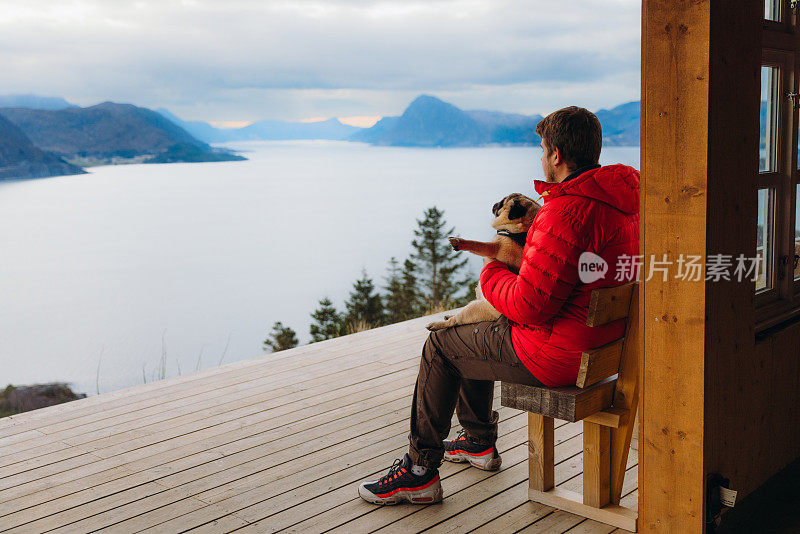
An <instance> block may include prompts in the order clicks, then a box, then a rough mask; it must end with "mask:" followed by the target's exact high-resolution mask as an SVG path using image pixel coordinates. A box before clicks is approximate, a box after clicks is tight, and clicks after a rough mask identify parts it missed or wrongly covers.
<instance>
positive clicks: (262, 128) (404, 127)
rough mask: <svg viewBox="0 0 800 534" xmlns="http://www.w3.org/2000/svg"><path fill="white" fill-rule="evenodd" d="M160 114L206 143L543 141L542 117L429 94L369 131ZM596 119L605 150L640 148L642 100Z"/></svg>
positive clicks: (336, 124) (333, 123) (334, 122)
mask: <svg viewBox="0 0 800 534" xmlns="http://www.w3.org/2000/svg"><path fill="white" fill-rule="evenodd" d="M158 111H159V113H161V114H162V115H164V116H165V117H166V118H168V119H169V120H171V121H172V122H174V123H175V124H178V125H179V126H181V127H182V128H183V129H185V130H186V131H188V132H189V133H191V134H192V135H194V136H195V137H197V138H198V139H202V140H203V141H206V142H208V143H218V142H231V141H251V140H288V139H333V140H346V141H356V142H363V143H369V144H372V145H381V146H407V147H477V146H487V145H535V144H538V143H539V142H540V141H541V139H539V136H537V135H536V125H537V124H538V123H539V121H540V120H542V116H541V115H521V114H517V113H502V112H499V111H485V110H462V109H460V108H458V107H456V106H454V105H452V104H450V103H447V102H444V101H443V100H440V99H439V98H436V97H434V96H430V95H421V96H419V97H417V98H416V99H415V100H414V101H413V102H411V104H409V106H408V107H407V108H406V109H405V111H404V112H403V114H402V115H400V116H389V117H383V118H382V119H380V120H379V121H378V122H377V123H376V124H375V125H374V126H372V127H370V128H357V127H355V126H349V125H346V124H342V123H341V122H340V121H339V119H337V118H332V119H328V120H326V121H319V122H288V121H275V120H263V121H258V122H254V123H253V124H251V125H249V126H245V127H243V128H215V127H214V126H212V125H210V124H208V123H207V122H201V121H184V120H182V119H180V118H179V117H177V116H176V115H174V114H173V113H171V112H169V111H168V110H166V109H163V108H162V109H159V110H158ZM597 117H598V119H599V120H600V123H601V125H602V127H603V143H604V144H605V145H606V146H614V145H632V146H636V145H638V144H639V102H629V103H627V104H622V105H620V106H617V107H615V108H612V109H609V110H606V109H601V110H600V111H598V112H597Z"/></svg>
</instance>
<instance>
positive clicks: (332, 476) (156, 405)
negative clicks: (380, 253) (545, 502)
mask: <svg viewBox="0 0 800 534" xmlns="http://www.w3.org/2000/svg"><path fill="white" fill-rule="evenodd" d="M430 320H431V317H425V318H421V319H415V320H411V321H406V322H404V323H399V324H398V325H391V326H388V327H383V328H379V329H374V330H370V331H367V332H362V333H359V334H355V335H352V336H345V337H342V338H337V339H333V340H328V341H325V342H321V343H318V344H313V345H307V346H303V347H299V348H297V349H292V350H289V351H283V352H281V353H277V354H272V355H264V356H260V357H258V358H254V359H252V360H243V361H237V362H234V363H231V364H228V365H225V366H222V367H218V368H213V369H206V370H203V371H200V372H197V373H192V374H190V375H181V376H178V377H173V378H170V379H166V380H162V381H159V382H154V383H150V384H142V385H139V386H134V387H132V388H127V389H126V390H120V391H116V392H112V393H107V394H103V395H98V396H93V397H89V398H87V399H81V400H79V401H74V402H70V403H66V404H63V405H59V406H55V407H50V408H44V409H41V410H35V411H33V412H28V413H25V414H19V416H13V417H11V418H3V419H0V447H2V448H3V450H4V452H5V451H9V453H8V454H5V455H3V456H2V457H0V532H3V533H6V532H7V533H9V534H11V533H27V532H40V531H48V532H53V533H57V532H84V531H101V532H114V533H116V532H123V533H124V532H152V533H158V532H177V531H185V530H189V531H190V532H196V533H202V532H208V533H215V534H216V533H222V532H233V531H235V532H240V533H243V534H246V533H250V532H253V533H263V532H278V531H283V532H323V531H329V530H330V531H332V532H348V533H350V532H353V533H358V532H374V531H379V532H387V533H388V532H422V531H428V532H434V533H438V532H442V533H461V532H470V531H475V532H497V531H516V530H520V529H523V532H566V531H569V532H575V533H578V532H579V533H582V534H600V533H607V532H611V531H612V530H613V529H611V528H610V527H607V526H606V525H603V524H600V523H596V522H593V521H590V520H586V519H584V518H582V517H579V516H575V515H572V514H568V513H566V512H562V511H557V510H554V509H552V508H549V507H546V506H542V505H538V504H536V503H531V502H528V501H527V497H526V492H527V476H528V472H527V441H526V440H527V432H526V424H527V418H526V417H525V415H524V414H523V413H522V412H519V411H517V410H512V409H510V408H506V407H499V406H498V412H500V414H501V421H500V424H499V429H498V431H499V439H498V448H499V449H500V451H501V454H502V456H503V466H502V469H501V470H500V471H497V472H491V473H487V472H484V471H480V470H477V469H473V468H470V467H469V466H468V464H452V463H445V464H444V465H443V466H442V468H441V470H440V475H441V477H442V484H443V487H444V489H445V497H446V498H445V501H444V502H443V503H442V504H437V505H432V506H414V505H400V506H395V507H376V506H374V505H371V504H368V503H366V502H364V501H362V500H361V499H360V498H358V496H357V488H358V484H359V483H360V482H361V481H363V480H368V479H373V478H377V477H378V476H380V475H382V474H384V473H385V471H386V470H387V469H388V467H389V465H391V462H392V460H393V459H394V458H397V457H400V456H402V454H403V453H404V452H405V451H406V450H407V448H408V416H409V412H410V403H411V395H412V393H413V384H414V380H415V378H416V371H417V367H418V365H419V353H420V349H421V345H422V342H423V341H424V339H425V338H426V336H427V331H425V330H424V325H425V324H427V322H429V321H430ZM496 395H498V396H499V384H498V385H497V387H496ZM495 402H496V404H497V405H499V398H496V400H495ZM456 429H457V421H456V419H455V418H454V419H453V427H452V429H451V430H452V432H455V430H456ZM581 431H582V430H581V424H580V423H571V424H566V423H561V422H560V425H559V426H558V428H557V429H556V443H557V445H556V461H557V462H558V463H557V465H556V481H557V483H559V484H563V485H564V487H569V488H570V489H578V490H579V489H580V487H581V486H580V484H581V477H580V476H579V475H580V472H581V469H582V465H581V464H582V462H581V457H582V442H581ZM635 461H636V455H635V451H632V454H631V458H630V459H629V465H633V466H635ZM637 474H638V473H637V470H636V468H635V467H634V468H632V469H629V471H628V476H627V477H626V481H625V493H624V494H625V497H624V498H623V504H627V505H629V506H630V504H631V503H634V506H635V501H636V499H637V495H638V493H637V490H636V484H637V480H636V475H637ZM614 532H623V531H614Z"/></svg>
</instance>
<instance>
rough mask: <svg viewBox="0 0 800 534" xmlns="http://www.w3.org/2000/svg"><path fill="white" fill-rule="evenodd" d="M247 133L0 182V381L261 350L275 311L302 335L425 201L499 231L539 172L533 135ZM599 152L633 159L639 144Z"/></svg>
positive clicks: (116, 374) (485, 232) (119, 383)
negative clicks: (227, 153)
mask: <svg viewBox="0 0 800 534" xmlns="http://www.w3.org/2000/svg"><path fill="white" fill-rule="evenodd" d="M236 148H240V149H242V150H245V151H247V156H248V157H249V158H250V159H249V161H245V162H225V163H201V164H171V165H127V166H109V167H96V168H93V169H91V174H88V175H83V176H66V177H58V178H50V179H43V180H28V181H17V182H0V303H2V304H1V305H0V325H1V326H0V387H2V386H4V385H5V384H8V383H13V384H28V383H33V382H44V381H54V380H59V381H67V382H71V383H72V384H73V386H74V388H75V389H76V390H77V391H82V392H86V393H88V394H94V393H96V392H97V390H98V389H99V391H100V392H101V393H103V392H107V391H112V390H115V389H120V388H123V387H128V386H132V385H136V384H141V383H142V382H143V381H144V380H145V379H146V380H147V381H151V380H152V379H153V373H154V371H155V370H156V368H157V367H158V362H159V360H160V359H161V355H162V351H165V352H166V355H167V370H166V375H167V376H174V375H176V374H178V373H179V372H181V373H186V372H191V371H194V370H195V369H197V368H198V367H199V368H200V369H204V368H206V367H213V366H216V365H218V364H219V363H220V359H222V363H229V362H231V361H235V360H241V359H247V358H252V357H255V356H259V355H261V354H262V351H261V342H262V341H263V340H264V338H265V337H266V335H267V334H268V332H269V329H270V326H271V325H272V323H273V322H275V321H282V322H283V323H284V324H287V325H289V326H291V327H292V328H294V329H295V330H296V331H297V332H298V335H299V337H300V339H301V342H306V341H308V339H309V336H308V325H309V321H310V319H309V313H310V312H311V311H313V310H314V308H315V307H316V305H317V301H318V300H319V299H320V298H322V297H323V296H329V297H330V298H331V299H333V300H334V302H335V303H336V304H337V306H339V307H341V305H342V303H343V301H344V299H345V298H346V297H347V294H348V292H349V290H350V288H351V284H352V282H353V281H354V280H355V279H356V278H358V277H359V276H360V273H361V270H362V269H366V270H367V272H368V274H369V275H370V276H371V277H372V278H373V279H374V280H375V281H376V282H377V283H378V284H379V285H382V284H383V277H384V276H385V274H386V265H387V262H388V260H389V258H390V257H391V256H396V257H397V258H398V259H400V260H402V259H403V258H405V257H406V256H407V255H408V253H409V252H410V245H409V243H410V241H411V239H412V237H413V233H412V232H413V229H414V227H415V225H416V222H415V219H416V218H419V217H421V215H422V211H423V210H424V209H425V208H427V207H430V206H433V205H436V206H438V207H439V208H442V209H444V210H445V214H446V217H447V220H448V222H449V223H450V224H451V225H453V226H455V227H456V233H458V234H459V235H462V236H468V237H470V238H481V239H483V238H485V239H488V238H490V237H491V236H492V234H493V232H492V230H491V229H490V228H489V226H488V223H489V221H490V220H491V214H490V211H489V209H490V207H491V205H492V204H493V203H494V202H496V201H497V200H499V199H500V198H501V197H502V196H504V195H506V194H508V193H511V192H515V191H516V192H521V193H525V194H528V195H529V196H534V194H533V192H532V180H533V179H534V178H539V177H540V176H541V167H540V163H539V157H540V152H539V150H538V149H536V148H532V147H525V148H478V149H448V150H435V149H433V150H431V149H413V148H395V147H370V146H366V145H361V144H355V143H337V142H316V141H314V142H285V143H283V142H271V143H252V144H237V145H236ZM602 161H603V163H606V164H607V163H617V162H621V163H627V164H630V165H634V166H636V167H637V168H638V165H639V149H638V147H618V148H607V149H606V150H604V151H603V158H602ZM471 265H472V268H473V270H474V271H475V272H477V271H478V270H479V268H480V262H479V260H477V259H473V260H472V263H471ZM98 365H99V380H97V376H98Z"/></svg>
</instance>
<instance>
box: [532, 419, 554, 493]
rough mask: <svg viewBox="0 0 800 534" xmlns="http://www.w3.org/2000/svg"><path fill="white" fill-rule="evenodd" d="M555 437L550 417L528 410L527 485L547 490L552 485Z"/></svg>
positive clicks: (539, 489)
mask: <svg viewBox="0 0 800 534" xmlns="http://www.w3.org/2000/svg"><path fill="white" fill-rule="evenodd" d="M554 454H555V437H554V421H553V418H552V417H545V416H543V415H539V414H536V413H530V412H528V470H529V473H528V474H529V478H528V481H529V487H530V489H534V490H538V491H547V490H549V489H552V488H553V486H554V480H555V478H554V468H555V467H554Z"/></svg>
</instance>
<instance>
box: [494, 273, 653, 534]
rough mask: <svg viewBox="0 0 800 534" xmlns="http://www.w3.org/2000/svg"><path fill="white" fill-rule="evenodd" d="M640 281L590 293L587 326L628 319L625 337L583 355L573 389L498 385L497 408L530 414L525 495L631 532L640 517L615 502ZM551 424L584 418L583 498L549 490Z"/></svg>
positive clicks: (630, 410) (632, 407)
mask: <svg viewBox="0 0 800 534" xmlns="http://www.w3.org/2000/svg"><path fill="white" fill-rule="evenodd" d="M637 300H638V284H637V283H636V282H632V283H629V284H626V285H622V286H618V287H613V288H604V289H596V290H594V291H592V295H591V302H590V304H589V312H588V315H587V319H586V324H587V325H588V326H600V325H603V324H606V323H609V322H611V321H616V320H618V319H622V318H625V317H627V326H626V333H625V336H624V337H623V338H620V339H618V340H616V341H613V342H611V343H609V344H607V345H604V346H602V347H600V348H597V349H594V350H591V351H588V352H584V353H583V355H582V357H581V366H580V371H579V373H578V380H577V382H576V385H575V386H570V387H562V388H546V387H533V386H525V385H521V384H512V383H508V382H503V383H502V385H501V395H502V397H501V399H502V400H501V403H502V404H503V406H507V407H509V408H516V409H518V410H525V411H527V412H529V413H528V436H529V443H528V445H529V459H528V462H529V473H530V475H529V476H530V478H529V484H528V498H529V499H530V500H532V501H536V502H539V503H542V504H545V505H548V506H553V507H555V508H560V509H562V510H565V511H567V512H571V513H574V514H578V515H581V516H584V517H587V518H590V519H594V520H596V521H600V522H602V523H607V524H609V525H614V526H616V527H620V528H624V529H627V530H632V531H636V521H637V517H638V514H637V512H636V511H635V510H631V509H629V508H625V507H623V506H620V505H619V501H620V498H621V495H622V482H623V480H624V478H625V466H626V463H627V461H628V450H629V449H630V445H631V435H632V432H633V427H634V419H635V418H636V408H637V405H638V402H639V370H638V367H639V354H638V345H639V343H638V339H637V337H638V328H636V326H637V324H638V315H639V314H638V305H637ZM553 419H562V420H567V421H571V422H574V421H583V495H582V496H581V495H579V494H578V493H575V492H573V491H568V490H565V489H561V488H558V487H555V485H554V477H553V473H554V461H553V455H554V447H555V444H554V437H553V428H554V425H553Z"/></svg>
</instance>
